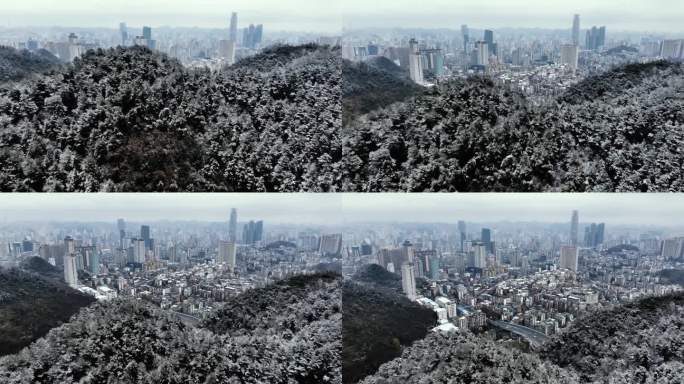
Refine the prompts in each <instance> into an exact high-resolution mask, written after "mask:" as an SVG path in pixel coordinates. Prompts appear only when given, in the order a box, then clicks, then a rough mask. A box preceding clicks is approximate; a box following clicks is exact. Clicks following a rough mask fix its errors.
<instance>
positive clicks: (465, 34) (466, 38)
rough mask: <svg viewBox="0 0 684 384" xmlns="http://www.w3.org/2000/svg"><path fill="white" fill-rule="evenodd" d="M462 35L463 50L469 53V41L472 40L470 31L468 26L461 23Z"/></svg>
mask: <svg viewBox="0 0 684 384" xmlns="http://www.w3.org/2000/svg"><path fill="white" fill-rule="evenodd" d="M461 36H462V37H463V52H464V53H465V54H466V55H468V43H469V41H470V32H468V26H467V25H465V24H463V25H461Z"/></svg>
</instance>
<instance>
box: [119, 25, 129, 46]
mask: <svg viewBox="0 0 684 384" xmlns="http://www.w3.org/2000/svg"><path fill="white" fill-rule="evenodd" d="M119 33H121V46H122V47H125V46H126V45H127V44H128V27H127V26H126V23H120V24H119Z"/></svg>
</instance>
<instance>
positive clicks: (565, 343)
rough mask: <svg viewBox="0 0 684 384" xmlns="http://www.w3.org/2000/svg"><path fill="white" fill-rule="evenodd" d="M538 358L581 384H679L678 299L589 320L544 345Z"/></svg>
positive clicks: (682, 363)
mask: <svg viewBox="0 0 684 384" xmlns="http://www.w3.org/2000/svg"><path fill="white" fill-rule="evenodd" d="M541 356H542V357H543V358H546V359H548V360H550V361H552V362H554V363H556V364H558V365H560V366H562V367H568V368H572V369H573V370H575V371H577V372H578V373H579V375H580V377H581V379H582V381H583V382H609V380H610V382H611V383H614V384H623V383H624V384H627V383H663V384H675V383H681V382H682V380H684V293H679V294H673V295H668V296H663V297H651V298H646V299H643V300H640V301H637V302H634V303H630V304H626V305H623V306H620V307H617V308H615V309H612V310H609V311H603V312H598V313H594V314H591V315H589V316H586V317H584V318H581V319H579V320H577V321H576V322H575V323H574V324H573V326H572V327H571V328H570V329H569V330H568V331H567V332H564V333H562V334H561V335H559V336H557V337H555V338H554V339H552V340H551V342H549V343H548V344H547V345H546V346H545V348H544V351H542V353H541Z"/></svg>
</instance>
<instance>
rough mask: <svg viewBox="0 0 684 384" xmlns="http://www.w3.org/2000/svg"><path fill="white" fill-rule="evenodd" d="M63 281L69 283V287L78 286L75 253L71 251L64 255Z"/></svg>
mask: <svg viewBox="0 0 684 384" xmlns="http://www.w3.org/2000/svg"><path fill="white" fill-rule="evenodd" d="M64 281H65V282H66V283H67V284H69V286H70V287H71V288H78V272H77V269H76V255H75V254H73V253H71V254H67V255H65V256H64Z"/></svg>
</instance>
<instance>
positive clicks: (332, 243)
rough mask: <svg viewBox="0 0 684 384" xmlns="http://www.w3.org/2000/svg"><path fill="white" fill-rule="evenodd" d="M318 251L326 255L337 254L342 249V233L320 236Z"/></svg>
mask: <svg viewBox="0 0 684 384" xmlns="http://www.w3.org/2000/svg"><path fill="white" fill-rule="evenodd" d="M318 251H319V252H320V253H321V254H323V255H327V256H338V255H339V254H340V252H341V251H342V234H341V233H334V234H331V235H323V236H321V240H320V244H319V246H318Z"/></svg>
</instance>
